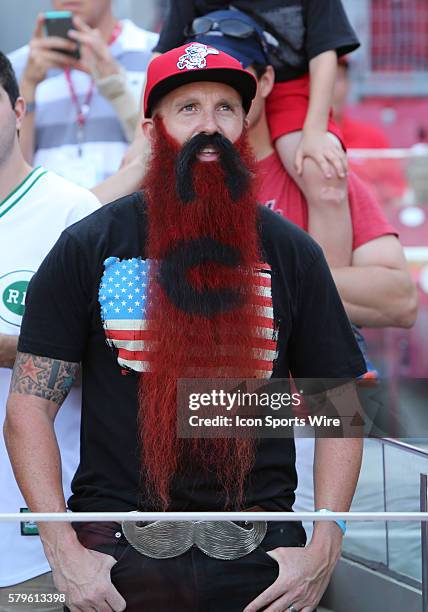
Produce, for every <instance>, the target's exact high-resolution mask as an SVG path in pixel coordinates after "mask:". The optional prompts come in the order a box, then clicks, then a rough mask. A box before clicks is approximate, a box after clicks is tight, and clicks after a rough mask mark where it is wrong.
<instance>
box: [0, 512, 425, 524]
mask: <svg viewBox="0 0 428 612" xmlns="http://www.w3.org/2000/svg"><path fill="white" fill-rule="evenodd" d="M336 519H340V520H343V521H350V522H353V521H418V522H420V521H428V512H331V513H329V514H320V513H319V512H25V513H19V512H15V513H6V512H4V513H1V514H0V522H1V521H5V522H13V521H17V522H24V521H25V522H26V521H41V522H45V521H46V522H55V521H64V522H68V523H71V522H85V521H118V522H120V521H197V520H200V521H249V520H251V521H287V522H288V521H290V522H292V521H334V520H336Z"/></svg>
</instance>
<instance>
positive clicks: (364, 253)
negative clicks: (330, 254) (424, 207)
mask: <svg viewBox="0 0 428 612" xmlns="http://www.w3.org/2000/svg"><path fill="white" fill-rule="evenodd" d="M331 272H332V275H333V278H334V280H335V283H336V285H337V288H338V290H339V293H340V297H341V298H342V301H343V304H344V306H345V309H346V312H347V313H348V316H349V318H350V319H351V321H352V322H353V323H356V324H357V325H364V326H366V327H385V326H392V327H411V326H412V325H413V324H414V322H415V320H416V315H417V307H418V300H417V293H416V287H415V284H414V282H413V281H412V278H411V276H410V274H409V271H408V269H407V264H406V260H405V257H404V253H403V249H402V247H401V245H400V243H399V241H398V239H397V238H396V237H395V236H381V237H379V238H376V239H374V240H371V241H370V242H367V243H366V244H364V245H362V246H360V247H358V248H357V249H355V251H354V253H353V258H352V266H350V267H344V268H334V269H332V270H331Z"/></svg>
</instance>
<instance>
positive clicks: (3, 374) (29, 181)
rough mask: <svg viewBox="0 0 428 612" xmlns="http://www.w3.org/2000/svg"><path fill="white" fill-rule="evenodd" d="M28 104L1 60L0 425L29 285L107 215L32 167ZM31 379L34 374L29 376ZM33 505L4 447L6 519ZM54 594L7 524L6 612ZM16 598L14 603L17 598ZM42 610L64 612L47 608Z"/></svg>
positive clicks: (74, 422)
mask: <svg viewBox="0 0 428 612" xmlns="http://www.w3.org/2000/svg"><path fill="white" fill-rule="evenodd" d="M24 115H25V102H24V100H23V98H22V97H21V96H20V94H19V89H18V84H17V81H16V78H15V75H14V73H13V70H12V66H11V64H10V62H9V60H8V59H7V57H6V56H5V55H4V54H3V53H1V52H0V417H1V420H2V421H3V419H4V417H5V412H6V397H7V393H8V390H9V386H10V381H11V373H12V368H13V364H14V362H15V357H16V347H17V344H18V338H19V333H20V326H21V321H22V316H23V313H24V301H25V296H26V292H27V287H28V284H29V281H30V280H31V278H32V276H33V274H34V273H35V272H36V270H37V268H38V267H39V265H40V263H41V262H42V260H43V258H44V256H45V255H46V254H47V252H48V251H49V249H50V248H51V247H52V245H53V244H54V243H55V241H56V240H57V238H58V237H59V235H60V233H61V232H62V230H63V229H65V228H66V227H68V226H69V225H72V224H73V223H75V222H76V221H79V220H80V219H82V218H83V217H84V216H86V215H88V214H89V213H91V212H93V211H94V210H96V209H97V208H99V206H100V204H99V202H98V201H97V199H96V198H95V197H94V195H92V193H91V192H89V191H87V190H86V189H83V188H82V187H79V186H78V185H74V184H73V183H70V182H69V181H67V180H65V179H63V178H61V177H59V176H57V175H56V174H54V173H53V172H50V171H47V170H46V169H45V168H43V167H42V166H38V167H36V168H33V167H31V166H30V165H29V164H28V163H27V162H26V161H25V160H24V157H23V155H22V152H21V149H20V146H19V139H18V132H19V131H20V129H21V125H22V121H23V118H24ZM27 374H28V375H30V374H31V372H28V373H27ZM80 395H81V394H80V389H79V388H73V389H72V390H71V392H70V395H69V397H68V399H67V402H66V404H65V405H64V411H63V413H62V414H61V415H60V417H59V418H58V419H57V421H56V422H55V428H56V432H57V436H58V439H59V440H60V444H61V458H62V474H63V485H64V490H65V492H66V493H67V492H69V490H70V481H71V477H72V475H73V472H74V470H75V469H76V466H77V463H78V455H79V453H78V449H79V424H80ZM25 511H26V503H25V501H24V499H23V497H22V495H21V493H20V491H19V489H18V486H17V484H16V481H15V478H14V475H13V472H12V467H11V465H10V462H9V458H8V455H7V452H6V449H5V446H4V441H3V437H2V438H1V441H0V512H13V513H15V512H25ZM42 592H44V593H51V594H52V593H54V592H55V590H54V586H53V581H52V575H51V573H50V568H49V564H48V562H47V560H46V557H45V555H44V553H43V547H42V545H41V542H40V539H39V537H38V535H37V527H36V525H34V524H32V523H23V524H22V525H20V524H19V523H6V522H4V521H2V522H1V523H0V609H1V610H2V612H9V610H10V611H13V612H19V611H21V610H28V603H26V602H22V601H21V602H20V601H18V600H15V601H14V600H13V597H14V595H16V594H17V593H18V594H19V593H22V594H26V595H30V594H31V595H34V594H36V593H37V594H39V593H42ZM11 596H12V600H11V599H10V597H11ZM37 609H38V610H62V606H61V604H60V603H59V602H56V603H55V601H54V600H51V602H50V603H49V601H48V600H46V604H45V607H38V608H37Z"/></svg>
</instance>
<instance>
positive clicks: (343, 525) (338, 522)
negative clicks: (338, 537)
mask: <svg viewBox="0 0 428 612" xmlns="http://www.w3.org/2000/svg"><path fill="white" fill-rule="evenodd" d="M315 512H321V514H330V513H331V512H332V510H329V509H328V508H320V509H319V510H315ZM334 522H335V523H336V525H337V526H338V527H340V530H341V532H342V534H343V535H345V533H346V523H345V521H341V520H340V519H334Z"/></svg>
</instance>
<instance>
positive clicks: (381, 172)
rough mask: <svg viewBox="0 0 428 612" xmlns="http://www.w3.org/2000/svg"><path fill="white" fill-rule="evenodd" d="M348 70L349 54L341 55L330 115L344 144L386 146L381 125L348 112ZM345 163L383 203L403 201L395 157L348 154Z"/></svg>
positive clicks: (400, 173)
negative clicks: (331, 114) (340, 133)
mask: <svg viewBox="0 0 428 612" xmlns="http://www.w3.org/2000/svg"><path fill="white" fill-rule="evenodd" d="M350 70H351V66H350V61H349V58H348V57H347V56H342V57H340V58H339V62H338V68H337V77H336V84H335V87H334V95H333V117H334V120H335V121H336V123H337V125H338V126H339V127H340V129H341V131H342V135H343V141H344V143H345V146H346V147H347V148H348V149H389V148H390V146H391V144H390V142H389V140H388V138H387V136H386V134H385V132H384V131H383V130H382V129H381V128H380V127H378V126H375V125H373V124H371V123H368V122H367V121H361V120H357V119H354V118H353V117H351V116H350V114H349V112H348V109H347V104H348V98H349V91H350V88H351V80H350ZM348 163H349V167H350V168H351V169H352V170H353V171H354V172H355V173H356V174H357V175H358V176H359V177H360V178H361V179H362V180H363V181H364V182H365V183H366V184H367V185H368V186H369V187H370V189H371V190H372V191H373V193H374V195H375V197H376V199H377V201H378V202H380V203H381V204H382V205H383V206H388V205H396V204H401V203H402V198H403V196H404V194H405V193H406V190H407V182H406V178H405V176H404V173H403V170H402V167H401V165H400V162H399V161H398V160H395V159H388V158H386V159H383V158H378V159H376V158H372V157H370V158H367V159H364V158H361V157H352V154H351V156H350V159H349V161H348Z"/></svg>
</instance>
